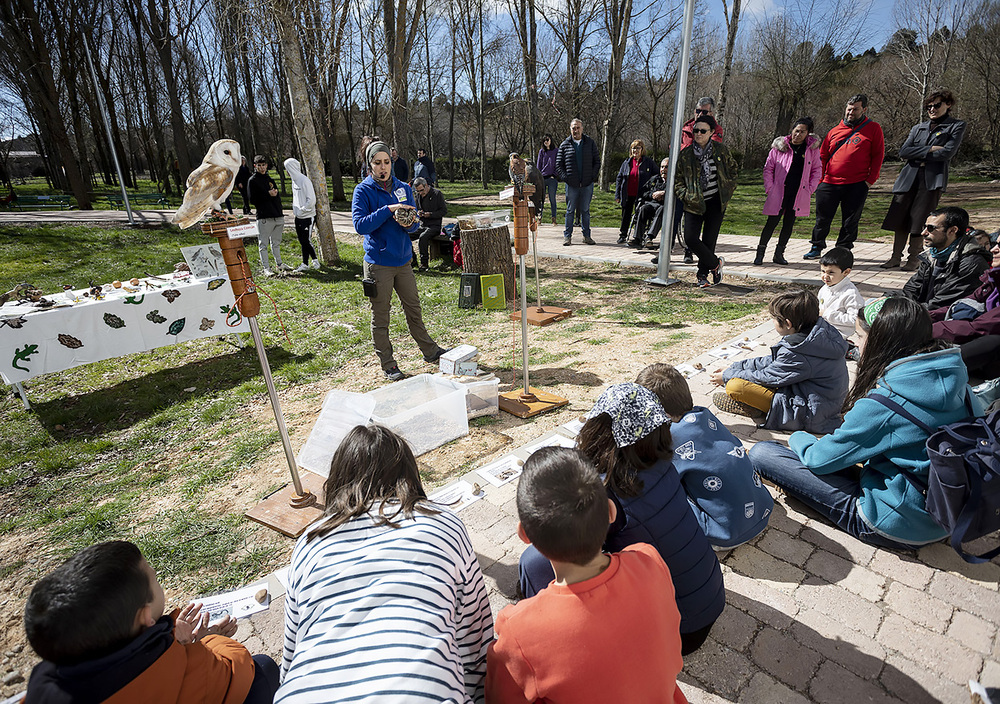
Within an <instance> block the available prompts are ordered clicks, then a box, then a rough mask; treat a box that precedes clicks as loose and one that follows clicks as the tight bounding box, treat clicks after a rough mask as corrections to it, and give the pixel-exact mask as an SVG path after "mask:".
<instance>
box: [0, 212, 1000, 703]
mask: <svg viewBox="0 0 1000 704" xmlns="http://www.w3.org/2000/svg"><path fill="white" fill-rule="evenodd" d="M146 212H147V213H149V216H148V217H149V220H150V221H161V220H163V219H165V218H169V211H146ZM9 215H12V214H10V213H3V214H0V223H4V222H10V221H11V220H9V219H8V217H7V216H9ZM13 215H15V216H16V215H21V216H22V217H23V216H25V215H30V214H13ZM40 215H44V216H45V218H44V221H48V222H51V221H53V220H58V221H64V222H65V221H71V222H80V221H81V220H86V221H88V222H106V220H99V219H96V218H95V219H94V220H91V219H90V216H91V215H92V214H91V213H87V214H81V213H79V212H74V213H43V214H40ZM71 215H72V216H74V217H72V218H70V217H68V216H71ZM81 215H85V216H86V217H85V218H81V217H80V216H81ZM93 215H95V216H97V215H98V213H94V214H93ZM121 215H122V216H124V214H123V213H122V214H121ZM53 216H54V217H53ZM64 217H65V218H66V219H65V220H63V218H64ZM103 217H107V216H106V215H104V216H103ZM39 220H41V218H40V219H39ZM39 220H35V222H38V221H39ZM22 221H23V220H22ZM29 221H30V220H29ZM335 224H336V227H337V228H338V229H343V230H349V229H350V224H349V219H348V218H347V217H346V215H343V214H338V216H337V217H336V218H335ZM616 232H617V231H616V230H615V229H614V228H600V229H595V230H594V233H593V235H594V238H595V239H596V240H597V241H598V242H599V244H597V245H594V246H586V245H584V244H582V241H580V240H579V236H578V237H577V238H575V239H577V241H575V242H574V244H573V246H571V247H562V232H561V228H557V227H553V226H551V225H547V226H542V227H541V228H540V234H539V239H538V249H539V252H540V254H541V255H542V256H554V257H570V258H577V259H581V260H585V261H603V262H620V263H621V264H628V265H645V266H651V265H650V264H649V263H648V258H649V255H647V254H636V253H634V252H632V251H630V250H628V249H626V248H625V247H623V246H619V245H615V244H613V242H614V241H615V239H617V235H616ZM755 244H756V242H755V241H754V240H751V239H748V238H744V237H736V236H731V235H723V236H722V237H721V238H720V244H719V248H718V251H719V252H720V253H721V254H723V255H724V256H725V257H726V260H727V266H726V271H727V273H728V274H729V275H732V276H739V275H744V276H748V277H753V278H760V279H771V280H775V279H777V280H782V281H795V282H801V283H804V284H805V283H808V284H815V285H818V284H819V282H818V278H817V272H818V268H819V267H818V265H816V263H815V262H803V260H802V258H801V257H802V253H803V252H804V251H806V249H807V248H808V243H807V242H806V241H805V240H792V241H791V243H790V246H789V248H788V251H787V257H788V260H789V262H791V264H790V265H789V266H788V267H777V266H775V267H753V266H752V265H751V264H750V262H751V261H752V259H753V247H754V246H755ZM886 247H887V245H885V244H877V243H870V242H866V241H860V242H858V244H857V245H856V247H855V250H854V251H855V256H856V257H857V262H858V264H857V266H856V267H855V273H854V275H853V276H852V278H853V280H854V281H855V282H856V283H859V284H860V285H862V287H863V290H864V292H865V293H866V295H873V293H874V292H875V291H878V290H890V289H895V288H898V287H899V286H900V285H901V284H902V282H903V281H905V280H906V274H905V273H902V272H898V270H897V271H891V272H886V271H884V270H882V269H879V268H878V267H877V264H878V263H879V262H881V261H882V259H883V258H884V256H885V253H886ZM679 268H680V269H681V270H683V269H684V267H683V266H682V267H679ZM745 338H749V339H750V340H752V341H755V342H759V343H761V346H758V347H756V348H755V349H754V350H752V351H749V352H743V353H742V354H743V355H751V356H752V355H759V354H766V352H767V345H770V344H771V343H773V342H774V341H775V340H776V339H777V333H776V332H775V331H774V330H773V327H772V326H771V325H770V324H765V325H762V326H758V327H756V328H753V329H751V330H745V331H742V332H738V333H736V334H735V335H734V337H733V340H732V342H733V343H735V342H740V341H743V340H744V339H745ZM688 363H691V364H695V363H700V364H702V365H703V366H704V367H705V368H706V369H707V370H714V369H716V368H719V367H721V366H722V365H724V364H727V363H728V362H723V361H721V360H718V359H715V358H714V357H711V356H710V355H708V353H707V351H706V352H705V353H703V354H701V355H700V356H698V357H696V358H694V359H692V360H688ZM618 381H625V379H621V380H618ZM689 383H690V385H691V390H692V393H693V394H694V399H695V404H697V405H705V406H708V405H710V403H711V394H712V393H713V392H714V391H715V389H714V388H713V387H711V384H710V382H709V379H708V373H705V372H703V373H700V374H698V375H696V376H695V377H693V378H692V379H691V380H690V382H689ZM713 410H714V409H713ZM719 416H720V418H721V419H722V420H723V421H724V422H725V423H726V424H727V426H728V427H729V428H730V429H731V430H732V431H733V432H734V433H735V434H736V435H737V436H738V437H740V438H741V439H742V440H743V442H744V443H745V444H746V445H747V446H750V445H752V444H753V443H754V442H758V441H761V440H769V439H779V440H780V439H783V438H784V435H783V434H781V433H772V432H769V431H764V430H759V429H757V428H756V427H755V426H754V424H753V423H752V422H751V421H750V420H749V419H747V418H741V417H738V416H732V415H728V414H724V413H720V414H719ZM467 479H469V480H470V481H478V483H479V484H480V485H481V486H483V488H484V490H485V497H484V499H483V500H481V501H478V502H476V503H474V504H472V505H471V506H469V507H468V508H466V509H465V510H464V511H462V512H461V513H460V514H459V515H460V516H461V518H462V519H463V521H464V522H465V524H466V526H467V527H468V530H469V534H470V536H471V538H472V543H473V545H474V546H475V549H476V551H477V553H478V555H479V560H480V564H481V565H482V568H483V572H484V574H485V576H486V581H487V585H488V588H489V592H490V602H491V604H492V606H493V610H494V613H496V612H498V611H499V610H500V609H501V608H503V607H504V606H505V605H507V604H508V603H510V601H511V599H512V598H513V596H514V590H515V585H516V582H517V559H518V556H519V555H520V553H521V551H522V549H523V545H522V544H521V542H520V541H519V540H518V538H517V536H516V535H515V526H516V523H517V517H516V514H517V512H516V508H515V505H514V491H515V487H516V483H514V482H511V483H508V484H506V485H504V486H502V487H494V486H491V485H489V484H487V483H486V482H484V481H482V480H481V479H480V478H479V477H478V475H473V474H472V473H471V472H470V475H469V476H468V477H467ZM773 493H775V494H776V495H777V498H776V502H775V510H774V513H773V514H772V516H771V519H770V524H769V526H768V528H767V530H765V531H764V532H763V533H762V534H761V535H760V536H758V537H757V538H756V539H754V540H753V541H751V542H750V543H748V544H747V545H743V546H741V547H739V548H736V549H735V550H733V551H731V552H730V553H729V554H728V555H726V556H725V557H724V558H723V560H722V563H723V572H724V575H725V582H726V590H727V608H726V610H725V611H724V612H723V614H722V616H721V617H720V619H719V621H718V622H717V623H716V625H715V627H714V628H713V629H712V633H711V635H710V636H709V639H708V641H707V642H706V643H705V645H703V646H702V648H701V649H700V650H699V651H698V652H697V653H695V654H693V655H691V656H689V657H687V658H686V659H685V664H684V671H683V673H682V675H681V682H682V687H683V689H684V692H685V694H686V695H687V697H688V699H689V701H691V702H692V704H699V703H716V702H750V703H755V702H756V703H761V704H764V703H782V704H798V703H800V702H820V703H822V704H843V703H848V704H860V703H861V702H880V703H881V702H885V703H888V702H897V703H902V702H905V703H907V704H918V703H920V702H946V703H948V704H964V703H965V702H968V701H969V694H968V688H967V683H968V681H969V680H970V679H974V680H979V681H981V682H982V683H983V684H984V685H985V686H987V687H994V688H1000V633H998V627H1000V558H998V559H997V560H994V561H993V562H990V563H986V564H983V565H969V564H966V563H965V562H963V561H962V560H961V559H960V558H959V557H958V556H957V555H956V554H955V553H954V551H952V549H951V548H950V547H949V546H948V545H946V544H944V543H937V544H934V545H930V546H927V547H925V548H922V549H920V550H919V551H916V552H915V553H896V552H890V551H887V550H880V549H876V548H873V547H870V546H868V545H865V544H863V543H861V542H859V541H857V540H855V539H853V538H851V537H849V536H847V535H846V534H844V533H842V532H840V531H838V530H836V529H834V528H832V527H831V526H829V525H828V524H827V523H826V522H824V521H823V520H821V519H820V518H819V517H818V516H817V515H816V514H815V513H813V512H812V511H810V510H808V509H807V508H805V507H804V506H803V505H802V504H800V503H798V502H795V501H794V500H787V499H785V498H784V497H783V496H781V495H780V492H779V491H778V490H777V489H775V490H774V492H773ZM282 609H283V599H281V598H276V599H274V600H273V601H272V604H271V608H270V609H269V610H268V611H267V612H264V613H261V614H258V615H256V616H254V617H252V618H250V619H247V620H245V621H243V622H241V625H240V629H239V631H238V633H237V638H238V639H239V640H241V641H242V642H243V643H245V644H246V646H247V647H248V648H249V649H250V650H251V651H252V652H265V653H269V654H271V655H272V656H275V657H276V658H277V657H280V653H281V645H282V640H283V637H282Z"/></svg>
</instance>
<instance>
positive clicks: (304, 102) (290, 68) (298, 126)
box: [275, 0, 340, 264]
mask: <svg viewBox="0 0 1000 704" xmlns="http://www.w3.org/2000/svg"><path fill="white" fill-rule="evenodd" d="M289 2H290V0H276V2H275V14H276V16H277V17H276V19H277V24H278V32H279V35H280V38H281V48H282V51H281V58H282V64H283V66H284V74H285V81H286V82H287V83H288V97H289V102H290V103H291V111H292V119H293V120H294V122H295V132H296V134H297V135H298V137H299V144H300V146H301V147H302V160H303V162H304V163H305V167H306V170H307V171H308V172H309V180H310V181H312V184H313V189H314V190H315V191H316V230H317V234H318V238H319V249H320V256H321V257H322V258H323V262H324V263H326V264H335V263H337V262H338V261H340V254H339V252H338V251H337V240H336V238H335V237H334V234H333V219H332V218H331V217H330V198H329V196H328V195H327V189H326V171H325V170H324V169H323V157H322V155H321V154H320V150H319V142H318V141H317V139H316V126H315V125H314V124H313V111H312V105H311V104H310V102H309V87H308V85H307V84H306V78H305V71H304V69H303V66H302V55H301V53H300V45H299V35H298V31H297V28H296V25H295V19H294V17H293V16H292V10H291V6H290V4H289Z"/></svg>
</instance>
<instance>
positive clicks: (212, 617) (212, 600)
mask: <svg viewBox="0 0 1000 704" xmlns="http://www.w3.org/2000/svg"><path fill="white" fill-rule="evenodd" d="M261 589H262V587H260V586H256V587H244V588H243V589H237V590H236V591H234V592H226V593H225V594H215V595H213V596H206V597H204V598H203V599H194V600H192V602H191V603H192V604H201V610H202V611H207V612H208V614H209V615H208V622H209V623H215V622H216V621H218V620H219V619H220V618H222V617H223V616H232V617H233V618H244V617H246V616H250V615H252V614H255V613H258V612H260V611H267V606H268V603H269V602H270V595H268V598H267V599H265V600H264V603H263V604H262V603H260V602H259V601H257V592H259V591H260V590H261Z"/></svg>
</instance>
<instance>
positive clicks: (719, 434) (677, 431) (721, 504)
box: [635, 363, 774, 550]
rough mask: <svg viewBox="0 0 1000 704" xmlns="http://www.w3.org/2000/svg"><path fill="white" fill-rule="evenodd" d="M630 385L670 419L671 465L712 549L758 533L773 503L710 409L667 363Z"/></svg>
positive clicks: (651, 368)
mask: <svg viewBox="0 0 1000 704" xmlns="http://www.w3.org/2000/svg"><path fill="white" fill-rule="evenodd" d="M635 383H637V384H639V385H640V386H644V387H646V388H647V389H649V390H650V391H652V392H653V393H654V394H656V396H657V398H659V399H660V405H662V406H663V410H664V411H666V412H667V415H668V416H670V419H671V421H672V424H671V426H670V436H671V437H672V438H673V443H674V467H676V469H677V473H678V474H680V477H681V484H682V485H683V487H684V492H685V493H686V494H687V498H688V503H689V504H690V505H691V510H692V511H694V515H695V516H696V517H697V519H698V523H699V525H701V528H702V530H703V531H705V535H706V536H707V537H708V542H709V543H711V544H712V547H713V548H715V549H717V550H728V549H731V548H734V547H736V546H737V545H742V544H743V543H745V542H747V541H748V540H750V539H752V538H754V537H756V536H757V535H759V534H760V533H761V532H763V530H764V529H765V528H767V520H768V518H769V517H770V516H771V511H772V510H773V509H774V499H772V498H771V494H770V493H769V492H768V490H767V488H766V487H764V485H763V483H762V482H761V480H760V476H758V474H757V472H755V471H754V469H753V466H752V465H751V464H750V459H749V457H748V456H747V451H746V449H745V448H744V447H743V443H741V442H740V441H739V440H738V439H737V438H736V437H735V436H734V435H733V434H732V433H730V432H729V430H728V429H727V428H726V426H725V425H723V424H722V422H721V421H720V420H719V419H718V418H716V417H715V415H713V413H712V412H711V411H710V410H708V409H707V408H702V407H701V406H695V405H694V401H693V400H692V399H691V389H690V388H689V387H688V383H687V380H685V379H684V376H683V375H682V374H681V373H680V372H679V371H677V370H676V369H674V368H673V367H672V366H670V365H669V364H662V363H657V364H650V365H649V366H648V367H646V368H645V369H643V370H642V371H641V372H639V376H638V377H636V380H635Z"/></svg>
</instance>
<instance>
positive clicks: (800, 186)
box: [753, 117, 823, 266]
mask: <svg viewBox="0 0 1000 704" xmlns="http://www.w3.org/2000/svg"><path fill="white" fill-rule="evenodd" d="M812 130H813V121H812V118H809V117H800V118H799V119H798V120H796V121H795V124H794V125H792V133H791V134H790V135H788V136H787V137H778V138H776V139H775V140H774V142H773V143H772V144H771V153H770V154H768V155H767V163H765V164H764V192H765V193H766V194H767V199H766V200H765V201H764V215H767V222H766V223H765V224H764V230H763V231H762V232H761V233H760V242H758V243H757V257H756V258H755V259H754V260H753V263H754V264H755V265H756V266H761V265H762V264H763V263H764V252H766V251H767V243H768V241H769V240H770V239H771V235H772V234H773V233H774V228H775V227H777V225H778V221H779V220H781V219H782V214H784V221H783V222H782V223H781V232H780V233H779V235H778V246H777V247H775V249H774V259H773V261H774V263H775V264H788V261H786V260H785V245H787V244H788V238H789V237H791V236H792V227H794V226H795V218H800V217H804V216H806V215H808V214H809V200H810V198H812V194H813V192H814V191H815V190H816V187H817V186H819V180H820V178H822V176H823V164H822V162H821V161H820V158H819V145H820V139H819V137H816V136H814V135H811V134H810V132H812Z"/></svg>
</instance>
